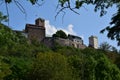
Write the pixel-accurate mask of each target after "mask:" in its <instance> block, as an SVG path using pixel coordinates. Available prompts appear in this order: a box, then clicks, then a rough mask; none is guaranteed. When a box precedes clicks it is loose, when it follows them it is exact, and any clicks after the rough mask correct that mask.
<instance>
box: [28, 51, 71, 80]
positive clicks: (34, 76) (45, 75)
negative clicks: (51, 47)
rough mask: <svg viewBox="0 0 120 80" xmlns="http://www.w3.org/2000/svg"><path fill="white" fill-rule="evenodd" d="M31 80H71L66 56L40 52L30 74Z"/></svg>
mask: <svg viewBox="0 0 120 80" xmlns="http://www.w3.org/2000/svg"><path fill="white" fill-rule="evenodd" d="M28 78H29V80H71V79H72V76H71V72H70V68H69V66H68V63H67V60H66V58H65V57H64V56H62V55H60V54H56V53H44V54H43V53H39V54H38V55H37V57H36V59H35V61H34V62H33V67H32V69H31V71H30V72H29V75H28Z"/></svg>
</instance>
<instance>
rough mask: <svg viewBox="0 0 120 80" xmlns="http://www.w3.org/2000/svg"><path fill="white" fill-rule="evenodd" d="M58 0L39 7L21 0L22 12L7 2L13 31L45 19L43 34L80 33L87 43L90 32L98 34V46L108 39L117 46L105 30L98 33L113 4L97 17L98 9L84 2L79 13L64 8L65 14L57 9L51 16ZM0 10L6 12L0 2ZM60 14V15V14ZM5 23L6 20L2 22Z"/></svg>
mask: <svg viewBox="0 0 120 80" xmlns="http://www.w3.org/2000/svg"><path fill="white" fill-rule="evenodd" d="M57 1H58V0H56V1H55V0H47V1H45V2H44V3H43V5H42V6H38V5H32V4H30V3H29V2H28V1H26V0H21V2H20V3H21V5H22V6H23V7H24V9H25V13H26V14H24V13H22V11H20V9H19V8H18V7H17V6H16V5H15V3H10V4H9V5H8V11H9V26H10V27H11V28H12V29H14V30H24V29H25V25H26V24H27V23H29V24H34V23H35V22H34V21H35V19H37V18H43V19H45V27H46V34H47V36H51V35H52V34H54V33H55V32H56V31H57V30H63V31H64V32H66V34H73V35H76V36H80V37H82V38H83V40H84V44H86V45H88V44H89V40H88V38H89V37H90V36H91V35H94V36H97V37H98V43H99V45H100V44H101V43H103V42H108V43H109V44H110V45H113V46H115V47H117V48H118V49H119V47H118V46H117V42H116V41H113V40H110V39H108V38H107V36H106V33H104V34H100V30H102V29H104V28H105V27H106V26H108V25H109V23H110V21H111V17H112V15H113V14H114V13H116V8H115V6H113V7H112V8H109V9H108V10H107V14H106V15H104V16H103V17H100V14H99V11H98V12H94V6H92V5H84V6H83V7H81V8H80V9H79V10H77V11H78V12H79V13H80V15H78V14H75V13H74V12H72V11H70V10H67V9H66V10H65V14H63V12H61V13H60V14H59V15H58V16H57V18H56V19H55V15H56V14H57V11H58V9H57V10H56V6H57ZM0 11H2V12H3V13H4V14H7V11H6V7H5V4H4V3H3V4H1V5H0ZM63 15H64V17H62V16H63ZM5 24H7V23H5Z"/></svg>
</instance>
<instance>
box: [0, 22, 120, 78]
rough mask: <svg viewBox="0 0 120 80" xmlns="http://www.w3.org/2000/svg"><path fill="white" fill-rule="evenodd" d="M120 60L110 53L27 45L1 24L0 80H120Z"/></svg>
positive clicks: (23, 38)
mask: <svg viewBox="0 0 120 80" xmlns="http://www.w3.org/2000/svg"><path fill="white" fill-rule="evenodd" d="M11 45H12V46H11ZM119 59H120V55H119V54H117V53H114V52H113V51H111V53H108V52H106V51H104V50H95V49H92V48H86V49H84V50H81V49H76V48H74V47H62V46H60V45H56V46H55V47H54V49H49V48H47V47H46V46H44V45H43V44H41V43H38V42H32V43H31V44H30V43H29V42H28V41H27V39H26V38H25V37H24V36H22V34H20V33H16V32H13V31H12V30H11V29H10V28H8V27H7V26H5V25H3V24H0V80H48V79H49V80H120V70H119V68H120V65H119V64H120V60H119ZM115 64H116V65H117V66H118V67H119V68H118V67H117V66H116V65H115Z"/></svg>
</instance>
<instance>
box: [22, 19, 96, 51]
mask: <svg viewBox="0 0 120 80" xmlns="http://www.w3.org/2000/svg"><path fill="white" fill-rule="evenodd" d="M45 30H46V29H45V20H44V19H41V18H38V19H36V20H35V24H26V26H25V32H23V35H24V36H25V37H26V38H28V40H29V41H34V40H35V41H38V42H40V43H43V44H45V45H46V46H48V47H54V46H55V43H58V44H60V45H61V46H71V47H75V48H80V49H84V48H86V47H87V46H86V45H85V44H84V41H83V40H82V38H81V37H79V36H75V35H70V34H69V35H68V38H67V39H63V38H59V37H46V36H45V35H46V33H45ZM89 45H90V47H93V48H96V49H97V47H98V46H97V45H98V42H97V37H95V36H91V37H90V38H89Z"/></svg>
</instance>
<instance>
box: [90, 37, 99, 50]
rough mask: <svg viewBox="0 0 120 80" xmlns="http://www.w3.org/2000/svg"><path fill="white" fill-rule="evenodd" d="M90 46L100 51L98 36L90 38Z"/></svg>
mask: <svg viewBox="0 0 120 80" xmlns="http://www.w3.org/2000/svg"><path fill="white" fill-rule="evenodd" d="M89 46H90V47H93V48H95V49H98V38H97V37H96V36H93V35H92V36H90V37H89Z"/></svg>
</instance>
